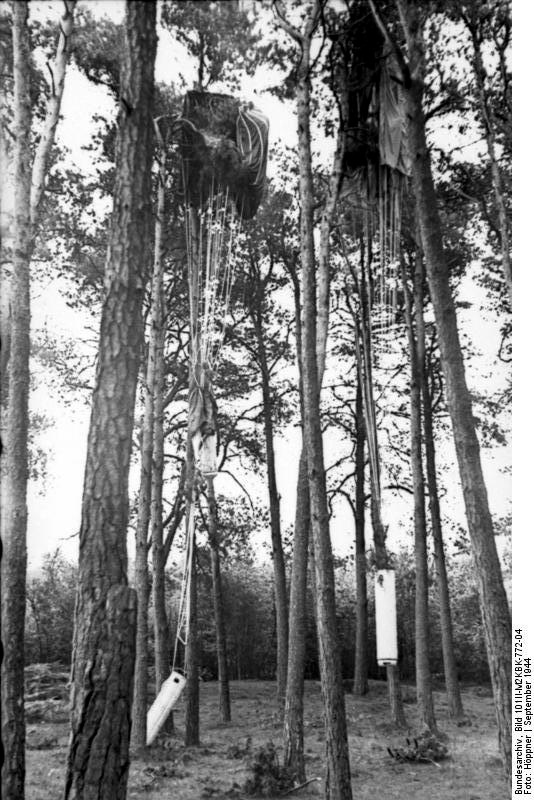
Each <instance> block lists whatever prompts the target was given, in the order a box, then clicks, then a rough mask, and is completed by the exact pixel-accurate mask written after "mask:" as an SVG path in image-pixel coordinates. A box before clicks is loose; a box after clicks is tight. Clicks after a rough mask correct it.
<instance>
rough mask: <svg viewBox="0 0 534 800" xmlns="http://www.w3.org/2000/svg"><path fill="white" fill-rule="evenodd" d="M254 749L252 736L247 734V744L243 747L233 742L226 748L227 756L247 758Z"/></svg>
mask: <svg viewBox="0 0 534 800" xmlns="http://www.w3.org/2000/svg"><path fill="white" fill-rule="evenodd" d="M251 749H252V736H247V738H246V739H245V744H244V746H243V747H241V746H240V745H239V744H231V745H230V746H229V747H228V748H227V749H226V758H245V757H246V756H249V755H250V751H251Z"/></svg>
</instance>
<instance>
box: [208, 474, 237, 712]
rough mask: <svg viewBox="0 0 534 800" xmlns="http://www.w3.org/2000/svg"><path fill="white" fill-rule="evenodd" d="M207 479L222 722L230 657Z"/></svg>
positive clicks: (227, 704) (212, 501) (213, 508)
mask: <svg viewBox="0 0 534 800" xmlns="http://www.w3.org/2000/svg"><path fill="white" fill-rule="evenodd" d="M206 481H207V496H208V524H209V545H210V557H211V585H212V593H213V615H214V617H215V637H216V640H217V668H218V678H219V716H220V718H221V721H222V722H230V720H231V719H232V714H231V708H230V681H229V679H228V657H227V654H226V630H225V625H224V603H223V591H222V581H221V564H220V557H219V530H218V521H217V501H216V499H215V490H214V486H213V478H212V477H211V476H210V477H208V478H207V479H206Z"/></svg>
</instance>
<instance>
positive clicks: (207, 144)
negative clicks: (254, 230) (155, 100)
mask: <svg viewBox="0 0 534 800" xmlns="http://www.w3.org/2000/svg"><path fill="white" fill-rule="evenodd" d="M268 135H269V122H268V120H267V118H266V117H265V116H264V115H263V114H262V113H261V111H259V110H258V109H257V108H255V107H254V106H253V105H252V104H251V103H242V102H241V101H239V100H237V99H236V98H234V97H231V96H229V95H224V94H213V93H208V92H199V91H190V92H188V93H187V95H186V97H185V102H184V112H183V116H182V125H181V142H180V144H181V149H182V157H183V163H184V182H185V190H186V195H187V196H188V200H189V202H190V203H191V204H192V205H193V206H195V207H197V208H200V207H202V205H203V204H204V203H205V202H206V201H207V200H208V198H209V197H210V196H211V195H212V194H213V192H214V189H215V190H216V189H217V188H219V190H222V192H223V193H224V194H226V193H228V196H229V197H230V198H231V200H233V201H234V202H235V204H236V209H237V212H238V214H239V215H240V216H241V217H242V218H243V219H245V220H248V219H251V218H252V217H253V216H254V214H255V213H256V211H257V210H258V206H259V204H260V202H261V199H262V196H263V192H264V189H265V183H266V179H265V173H266V168H267V149H268Z"/></svg>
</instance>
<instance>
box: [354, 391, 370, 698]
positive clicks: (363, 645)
mask: <svg viewBox="0 0 534 800" xmlns="http://www.w3.org/2000/svg"><path fill="white" fill-rule="evenodd" d="M355 415H356V453H355V458H354V462H355V463H354V471H355V494H356V496H355V514H354V527H355V570H356V642H355V654H354V687H353V692H354V694H355V695H356V696H359V697H361V696H362V695H365V694H367V692H368V691H369V683H368V680H367V671H368V659H369V654H368V639H369V617H368V611H367V561H366V558H365V421H364V416H363V396H362V385H361V383H360V381H359V380H357V384H356V408H355Z"/></svg>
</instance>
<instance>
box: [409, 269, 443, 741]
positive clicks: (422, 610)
mask: <svg viewBox="0 0 534 800" xmlns="http://www.w3.org/2000/svg"><path fill="white" fill-rule="evenodd" d="M401 269H402V284H403V288H404V311H405V318H406V333H407V337H408V347H409V351H410V456H411V463H412V486H413V504H414V510H413V524H414V553H415V678H416V688H417V709H418V712H419V716H420V719H421V722H422V724H423V726H424V727H426V728H428V729H429V730H431V731H432V732H435V731H436V718H435V715H434V700H433V697H432V675H431V672H430V643H429V635H430V629H429V621H428V552H427V540H426V514H425V482H424V474H423V448H422V441H421V439H422V437H421V372H420V369H419V358H418V352H417V343H416V339H415V335H414V330H413V321H412V298H411V294H410V289H409V286H408V280H407V276H406V270H405V267H404V264H402V267H401Z"/></svg>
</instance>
